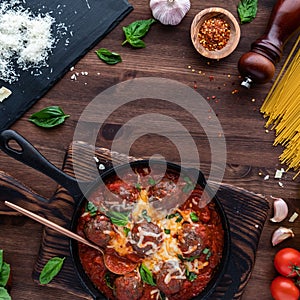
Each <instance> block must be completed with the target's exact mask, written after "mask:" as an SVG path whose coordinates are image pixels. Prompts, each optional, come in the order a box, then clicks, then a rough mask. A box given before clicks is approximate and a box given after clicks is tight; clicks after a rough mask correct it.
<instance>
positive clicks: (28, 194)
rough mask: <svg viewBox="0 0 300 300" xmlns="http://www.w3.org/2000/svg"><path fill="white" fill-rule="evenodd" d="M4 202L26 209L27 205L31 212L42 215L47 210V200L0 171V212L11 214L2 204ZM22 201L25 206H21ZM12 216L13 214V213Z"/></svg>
mask: <svg viewBox="0 0 300 300" xmlns="http://www.w3.org/2000/svg"><path fill="white" fill-rule="evenodd" d="M4 201H10V202H13V203H16V204H18V205H21V206H26V207H28V205H29V209H30V210H31V211H36V212H39V213H44V212H46V211H47V210H48V208H49V205H48V203H49V200H48V199H46V198H44V197H43V196H41V195H39V194H37V193H36V192H34V191H33V190H31V189H30V188H29V187H27V186H26V185H24V184H23V183H21V182H19V181H18V180H17V179H15V178H14V177H12V176H10V175H9V174H7V173H5V172H3V171H0V211H1V212H5V213H7V214H12V210H11V209H10V208H8V207H7V206H6V205H5V204H4ZM23 201H26V204H25V203H24V205H23V203H22V202H23ZM13 214H15V211H14V213H13Z"/></svg>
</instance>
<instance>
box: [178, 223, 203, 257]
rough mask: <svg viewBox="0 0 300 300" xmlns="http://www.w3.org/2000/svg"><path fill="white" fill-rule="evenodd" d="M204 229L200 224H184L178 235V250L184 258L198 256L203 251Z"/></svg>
mask: <svg viewBox="0 0 300 300" xmlns="http://www.w3.org/2000/svg"><path fill="white" fill-rule="evenodd" d="M205 237H206V228H205V227H204V226H202V225H200V224H195V225H194V224H189V223H184V224H183V225H182V228H181V230H180V231H179V234H178V241H179V248H180V250H181V251H182V254H183V256H184V257H191V256H199V255H200V254H201V252H202V250H203V248H204V247H203V244H204V239H205Z"/></svg>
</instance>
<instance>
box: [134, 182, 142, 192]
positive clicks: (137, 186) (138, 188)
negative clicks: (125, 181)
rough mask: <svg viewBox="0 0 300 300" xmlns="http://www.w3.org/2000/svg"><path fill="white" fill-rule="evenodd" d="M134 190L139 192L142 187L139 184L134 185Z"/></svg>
mask: <svg viewBox="0 0 300 300" xmlns="http://www.w3.org/2000/svg"><path fill="white" fill-rule="evenodd" d="M135 188H136V189H137V190H139V191H141V190H142V185H141V184H140V183H136V184H135Z"/></svg>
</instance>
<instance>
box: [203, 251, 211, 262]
mask: <svg viewBox="0 0 300 300" xmlns="http://www.w3.org/2000/svg"><path fill="white" fill-rule="evenodd" d="M202 253H203V254H205V255H206V258H205V259H206V260H208V259H209V258H210V257H211V251H210V250H209V248H205V249H203V250H202Z"/></svg>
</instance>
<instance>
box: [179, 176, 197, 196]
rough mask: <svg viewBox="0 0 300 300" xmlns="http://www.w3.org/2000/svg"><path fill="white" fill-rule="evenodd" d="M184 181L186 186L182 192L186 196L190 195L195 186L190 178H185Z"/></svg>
mask: <svg viewBox="0 0 300 300" xmlns="http://www.w3.org/2000/svg"><path fill="white" fill-rule="evenodd" d="M183 180H184V181H185V183H186V184H185V185H184V187H183V189H182V191H183V192H184V193H185V194H188V193H189V192H191V191H192V190H193V189H194V188H195V184H194V183H193V182H192V181H191V179H190V178H189V177H184V178H183Z"/></svg>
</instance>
